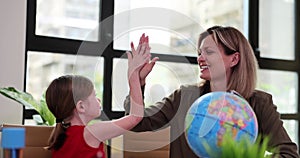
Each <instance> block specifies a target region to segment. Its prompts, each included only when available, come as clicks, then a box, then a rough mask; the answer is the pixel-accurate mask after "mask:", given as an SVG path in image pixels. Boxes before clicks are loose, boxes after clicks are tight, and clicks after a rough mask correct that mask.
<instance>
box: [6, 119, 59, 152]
mask: <svg viewBox="0 0 300 158" xmlns="http://www.w3.org/2000/svg"><path fill="white" fill-rule="evenodd" d="M2 127H3V128H5V127H20V128H25V148H24V149H23V158H33V157H34V158H51V151H50V150H47V149H45V147H46V146H47V145H48V139H49V137H50V134H51V132H52V130H53V128H54V127H52V126H33V125H32V126H31V125H17V124H3V125H2ZM3 152H5V150H4V151H3Z"/></svg>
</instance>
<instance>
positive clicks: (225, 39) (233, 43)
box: [198, 26, 258, 99]
mask: <svg viewBox="0 0 300 158" xmlns="http://www.w3.org/2000/svg"><path fill="white" fill-rule="evenodd" d="M208 35H212V37H213V39H214V40H215V42H216V44H217V45H218V46H221V47H222V48H223V49H224V52H225V54H227V55H230V54H233V53H235V52H239V53H240V61H239V63H238V64H237V65H235V66H234V67H233V68H232V74H231V77H230V79H229V80H228V82H227V90H235V91H237V92H238V93H239V94H241V95H242V96H243V97H244V98H246V99H249V98H250V97H251V95H252V93H253V91H254V89H255V87H256V80H257V74H256V71H257V67H258V66H257V65H258V64H257V60H256V58H255V55H254V52H253V50H252V47H251V45H250V43H249V42H248V40H247V39H246V38H245V36H244V35H243V34H242V33H241V32H240V31H239V30H237V29H236V28H233V27H222V26H214V27H211V28H209V29H207V31H205V32H203V33H202V34H200V36H199V40H198V48H199V46H200V44H201V42H202V41H203V39H204V38H206V37H207V36H208ZM206 82H208V81H206Z"/></svg>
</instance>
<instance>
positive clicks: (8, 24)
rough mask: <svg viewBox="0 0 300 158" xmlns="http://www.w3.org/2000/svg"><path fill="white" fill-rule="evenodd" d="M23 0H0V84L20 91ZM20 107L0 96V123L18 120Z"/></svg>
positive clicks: (23, 44)
mask: <svg viewBox="0 0 300 158" xmlns="http://www.w3.org/2000/svg"><path fill="white" fill-rule="evenodd" d="M25 31H26V0H1V1H0V87H7V86H13V87H16V88H18V89H20V90H23V83H24V64H25ZM22 113H23V107H22V106H21V105H20V104H18V103H16V102H14V101H12V100H10V99H8V98H6V97H4V96H2V95H0V124H2V123H22Z"/></svg>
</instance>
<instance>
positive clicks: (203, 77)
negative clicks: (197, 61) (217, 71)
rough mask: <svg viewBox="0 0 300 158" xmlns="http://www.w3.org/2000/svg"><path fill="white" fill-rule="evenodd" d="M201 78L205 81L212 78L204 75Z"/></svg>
mask: <svg viewBox="0 0 300 158" xmlns="http://www.w3.org/2000/svg"><path fill="white" fill-rule="evenodd" d="M200 78H201V79H203V80H210V76H208V75H204V74H201V75H200Z"/></svg>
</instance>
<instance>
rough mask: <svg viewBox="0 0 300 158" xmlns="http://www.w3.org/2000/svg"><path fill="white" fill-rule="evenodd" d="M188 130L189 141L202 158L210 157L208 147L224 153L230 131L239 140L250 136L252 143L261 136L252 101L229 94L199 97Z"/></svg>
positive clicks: (186, 124)
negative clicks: (222, 148)
mask: <svg viewBox="0 0 300 158" xmlns="http://www.w3.org/2000/svg"><path fill="white" fill-rule="evenodd" d="M185 129H186V131H185V135H186V139H187V142H188V144H189V146H190V148H191V149H192V150H193V151H194V153H195V154H196V155H198V156H199V157H209V154H208V153H207V151H206V148H205V147H204V144H206V145H208V146H209V148H210V149H212V150H213V151H214V152H215V153H217V154H218V153H219V154H220V153H221V149H220V145H221V143H222V140H223V137H224V135H225V133H226V132H228V133H230V134H231V135H232V137H233V138H234V139H235V140H237V141H238V140H240V138H242V137H245V136H246V137H247V138H248V139H250V142H252V143H254V142H255V140H256V138H257V135H258V124H257V118H256V115H255V113H254V112H253V110H252V108H251V107H250V105H249V104H248V102H247V101H246V100H245V99H243V98H242V97H240V96H238V95H236V94H233V93H229V92H211V93H207V94H205V95H203V96H201V97H199V98H198V99H197V100H196V101H195V102H194V103H193V104H192V105H191V107H190V109H189V110H188V112H187V115H186V118H185Z"/></svg>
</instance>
